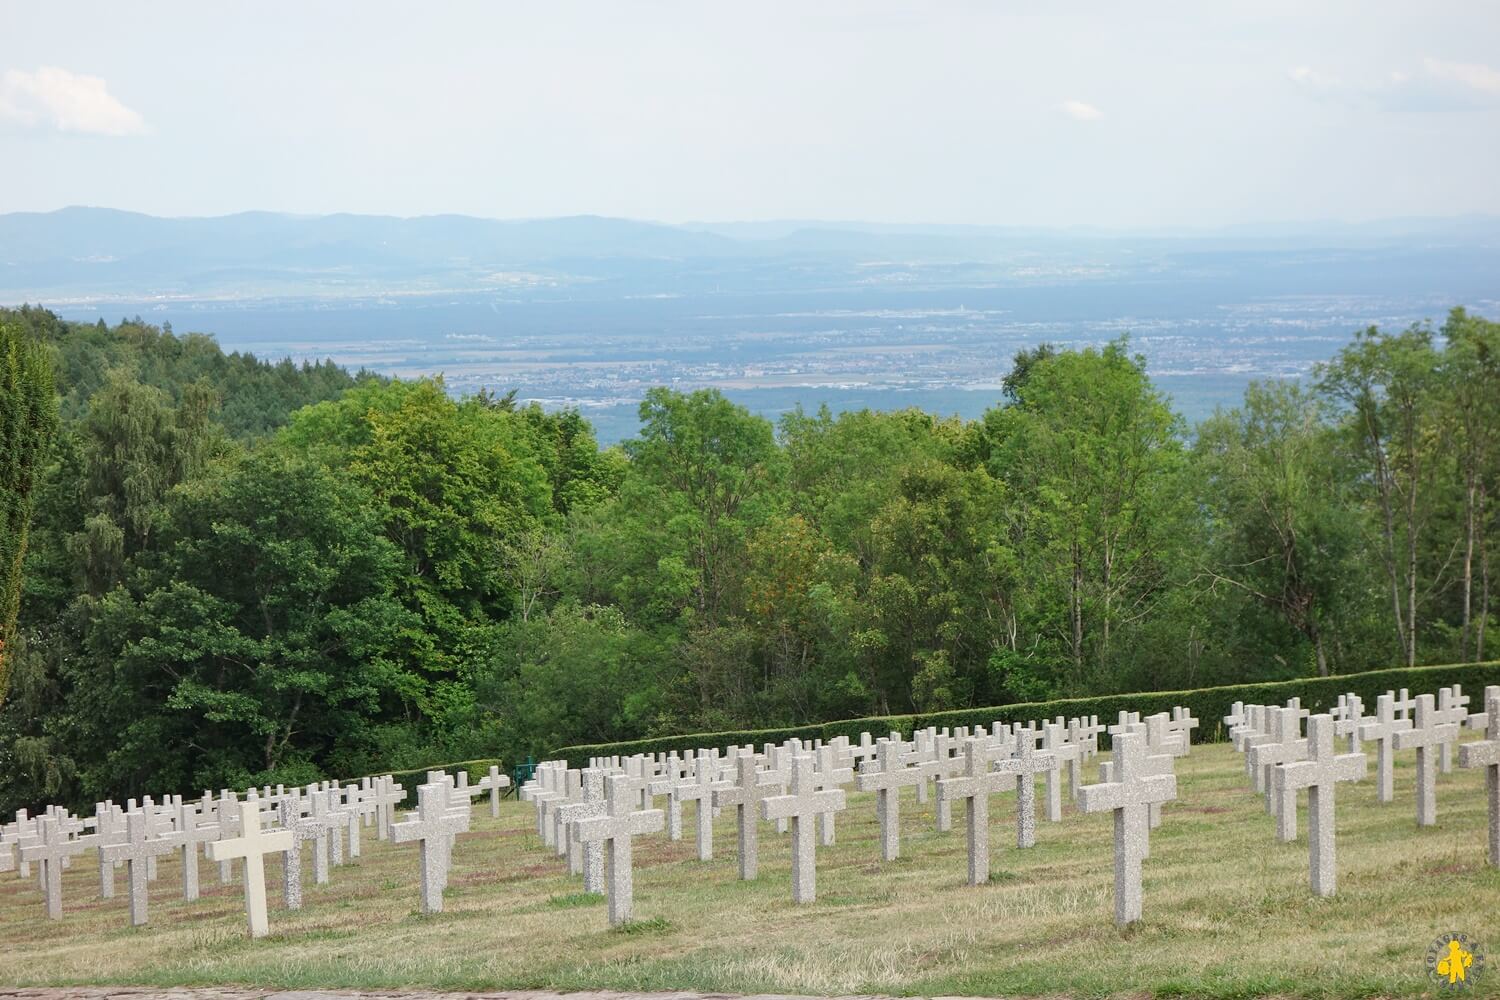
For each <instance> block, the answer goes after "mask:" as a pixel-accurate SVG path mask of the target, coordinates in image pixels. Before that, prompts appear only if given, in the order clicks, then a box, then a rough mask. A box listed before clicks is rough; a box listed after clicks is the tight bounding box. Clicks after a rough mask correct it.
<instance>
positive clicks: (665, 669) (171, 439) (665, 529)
mask: <svg viewBox="0 0 1500 1000" xmlns="http://www.w3.org/2000/svg"><path fill="white" fill-rule="evenodd" d="M0 329H3V330H6V331H8V332H9V335H10V338H11V342H13V343H17V344H20V343H22V342H23V341H24V343H25V345H26V347H25V349H27V350H31V351H38V352H42V353H43V354H45V356H46V358H47V359H48V360H49V361H50V368H51V371H52V377H53V379H54V380H55V387H51V386H49V388H48V392H49V393H51V392H55V400H56V412H57V414H58V418H59V419H58V426H57V432H56V434H55V436H53V438H52V440H51V441H50V446H49V447H48V448H47V449H46V450H45V452H41V453H40V459H39V461H38V462H37V468H36V473H35V477H34V483H33V484H32V486H31V489H30V497H31V499H30V501H29V503H30V511H29V521H30V534H29V544H28V545H27V547H26V552H25V560H24V564H22V569H23V572H22V579H23V580H24V587H23V588H21V589H20V590H19V592H18V593H19V597H20V603H19V614H18V616H17V619H16V620H17V625H16V627H15V629H14V631H13V638H12V640H11V644H10V648H9V649H8V650H7V653H8V662H9V678H8V682H7V689H6V690H3V691H0V696H3V704H0V812H7V811H10V810H11V809H14V808H16V807H18V806H24V805H35V804H37V803H40V802H43V801H72V802H86V801H93V800H95V799H99V798H103V797H106V796H112V797H114V798H116V799H119V798H122V797H124V796H127V795H136V794H140V793H143V792H148V791H149V792H161V791H163V790H168V789H171V790H177V791H181V792H192V791H195V790H200V789H203V788H217V787H220V786H222V785H235V786H244V785H246V784H251V783H254V784H262V783H288V784H290V783H300V782H307V781H311V780H314V779H317V778H320V777H324V776H335V775H345V776H346V775H355V774H365V773H371V772H374V771H377V770H382V769H394V768H405V767H419V766H422V765H424V764H427V763H431V762H433V761H437V760H455V759H468V758H476V757H483V756H498V757H501V758H503V759H506V760H508V761H509V760H517V759H523V758H524V757H526V756H527V755H528V754H539V753H543V752H546V751H547V750H550V749H552V748H555V747H557V746H560V745H564V744H570V743H586V742H600V741H608V740H617V739H633V738H640V737H646V736H653V735H665V734H670V733H674V732H684V731H702V730H713V729H726V728H744V727H767V726H787V725H796V724H802V723H806V722H812V721H819V720H824V719H831V718H839V717H847V716H858V715H865V714H874V713H892V712H908V711H931V710H940V709H948V708H964V707H974V706H981V705H998V704H1004V703H1008V702H1013V701H1021V700H1036V699H1042V698H1050V697H1057V696H1067V695H1087V694H1101V693H1110V692H1116V691H1128V690H1151V689H1173V688H1187V687H1198V686H1205V685H1210V684H1218V683H1230V682H1239V681H1255V680H1273V679H1286V678H1293V677H1299V676H1310V675H1320V674H1322V675H1326V674H1333V673H1340V672H1349V671H1357V670H1364V669H1370V668H1374V667H1382V666H1393V665H1401V664H1409V665H1416V664H1422V663H1436V662H1451V661H1469V660H1479V659H1483V658H1485V657H1486V655H1493V646H1494V639H1493V637H1492V636H1491V635H1490V634H1489V631H1490V629H1491V628H1492V626H1493V624H1494V599H1493V595H1492V594H1491V565H1490V563H1491V559H1490V557H1491V553H1492V551H1493V550H1494V549H1495V548H1496V545H1497V543H1500V523H1497V515H1496V510H1495V507H1496V505H1495V503H1494V497H1495V495H1496V491H1497V490H1500V433H1497V431H1496V428H1497V426H1500V325H1497V324H1496V323H1493V322H1490V321H1487V320H1485V319H1483V318H1480V317H1478V316H1472V315H1469V314H1468V313H1466V312H1465V311H1464V310H1462V309H1455V310H1453V312H1452V313H1451V314H1450V315H1449V316H1448V317H1447V319H1446V321H1445V322H1444V323H1443V324H1442V325H1441V327H1439V328H1436V329H1434V328H1431V327H1428V326H1425V325H1424V326H1416V327H1413V328H1410V329H1406V330H1399V331H1389V330H1380V329H1374V328H1372V329H1369V330H1364V331H1360V332H1359V333H1357V334H1355V335H1353V336H1352V338H1351V340H1350V342H1349V343H1348V344H1347V345H1345V346H1344V347H1343V349H1342V350H1340V351H1339V352H1338V354H1337V355H1336V356H1335V357H1334V358H1333V359H1331V360H1330V361H1329V362H1327V363H1326V364H1323V365H1321V366H1319V368H1318V369H1317V371H1316V373H1315V375H1314V376H1313V377H1312V378H1310V379H1307V380H1304V381H1300V382H1294V381H1269V382H1262V383H1256V384H1254V385H1252V386H1251V387H1250V388H1249V390H1248V391H1247V392H1246V393H1245V396H1244V399H1243V401H1242V402H1241V403H1240V405H1239V406H1237V407H1234V408H1232V409H1221V410H1220V411H1218V412H1217V413H1215V414H1214V415H1213V416H1212V417H1210V418H1209V419H1207V420H1205V421H1203V422H1202V423H1200V424H1198V425H1197V426H1195V427H1190V426H1188V425H1187V424H1186V423H1185V421H1184V420H1183V419H1182V418H1181V417H1180V416H1179V415H1177V414H1176V413H1175V412H1174V411H1173V409H1172V406H1171V402H1170V400H1169V399H1168V398H1166V397H1165V396H1164V395H1163V394H1162V393H1160V392H1159V391H1158V390H1157V389H1155V388H1154V386H1153V385H1152V382H1151V380H1150V378H1149V375H1148V373H1147V371H1146V366H1145V363H1144V360H1143V359H1142V358H1141V357H1140V356H1139V355H1136V354H1133V353H1132V352H1131V350H1130V345H1129V342H1128V340H1127V339H1125V338H1123V337H1122V338H1121V339H1119V340H1116V341H1114V342H1111V343H1108V344H1105V345H1103V346H1102V347H1095V348H1089V349H1085V350H1060V349H1056V348H1053V347H1051V346H1048V345H1041V346H1039V347H1037V348H1035V349H1032V350H1028V351H1025V352H1023V353H1022V354H1020V355H1018V356H1017V357H1016V359H1015V363H1014V366H1013V368H1012V371H1011V373H1010V375H1009V376H1008V377H1007V378H1006V379H1005V382H1004V389H1003V393H1002V395H1001V396H1000V397H999V398H997V399H996V401H995V405H994V406H993V407H992V408H991V409H990V410H989V411H988V412H986V413H985V415H984V416H983V418H982V419H980V420H977V421H967V422H966V421H962V420H959V419H957V418H945V417H940V416H935V415H932V414H928V413H924V412H921V411H918V410H905V411H900V412H887V413H877V412H871V411H858V412H850V413H842V414H838V415H834V414H832V413H830V412H829V411H828V410H827V409H821V410H819V411H817V412H804V411H801V410H798V411H795V412H792V413H789V414H787V415H785V416H784V417H783V418H782V419H781V420H780V421H779V422H778V423H777V424H776V425H774V426H773V425H772V424H771V423H770V422H768V421H767V420H765V419H764V418H762V417H759V416H756V415H754V414H752V413H750V412H749V411H747V410H746V409H745V408H743V407H741V406H738V405H736V404H735V403H733V402H731V401H730V400H728V399H726V398H725V397H724V396H722V395H720V394H719V393H717V392H715V391H710V390H702V391H697V392H692V393H681V392H676V391H673V390H670V389H665V388H662V389H653V390H651V391H650V392H649V393H647V395H646V398H645V400H644V401H643V402H642V404H641V408H640V416H641V424H642V426H641V430H640V432H639V434H638V435H637V436H636V437H635V438H633V439H631V440H629V441H627V442H625V443H624V444H623V445H621V446H618V447H612V448H600V447H599V445H598V444H597V442H596V440H595V438H594V435H593V431H592V429H591V428H590V426H589V424H588V422H587V420H585V419H584V418H583V417H582V416H581V415H580V414H579V413H577V412H575V411H562V412H551V413H549V412H544V411H543V410H542V409H541V408H540V407H538V406H536V405H525V406H523V405H518V404H517V403H516V401H515V399H514V396H513V395H494V394H490V393H481V394H479V395H476V396H471V397H465V398H454V397H453V395H452V394H451V393H449V392H448V391H447V390H446V388H445V386H444V385H443V382H442V380H441V379H440V378H431V379H419V380H415V381H397V380H388V379H384V378H380V377H377V376H374V375H372V374H370V373H368V372H359V373H350V372H347V371H345V370H344V369H342V368H340V367H338V366H337V365H334V364H332V363H329V362H323V363H320V364H300V365H299V364H293V363H292V362H290V361H281V362H275V363H272V362H267V361H264V360H261V359H258V358H255V357H253V356H251V355H247V354H226V353H224V352H223V351H222V350H220V348H219V347H218V345H217V344H216V343H215V341H214V340H213V339H212V338H211V337H208V336H204V335H201V334H189V335H186V336H180V335H177V334H174V333H173V332H172V331H171V330H170V329H169V328H161V329H158V328H156V327H154V326H151V325H148V324H144V323H142V322H140V321H139V320H135V321H125V322H121V323H119V324H118V325H115V326H106V325H104V324H103V323H99V324H79V323H70V322H64V321H62V320H60V319H58V318H57V317H55V316H54V315H52V314H51V313H49V312H46V311H45V310H40V309H30V308H28V309H19V310H0ZM16 350H20V348H19V347H18V348H16ZM39 419H42V420H44V421H45V420H46V419H48V418H46V417H45V416H44V417H42V418H39ZM38 426H39V427H40V426H41V425H38ZM48 426H50V425H48ZM38 440H40V438H39V439H38ZM0 611H3V608H0Z"/></svg>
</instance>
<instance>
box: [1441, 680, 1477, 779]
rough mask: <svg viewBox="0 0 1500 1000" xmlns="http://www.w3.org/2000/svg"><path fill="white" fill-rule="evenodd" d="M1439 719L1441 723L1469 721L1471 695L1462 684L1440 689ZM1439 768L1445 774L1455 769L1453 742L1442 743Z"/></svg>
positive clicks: (1460, 724) (1461, 723)
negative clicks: (1464, 689) (1465, 692)
mask: <svg viewBox="0 0 1500 1000" xmlns="http://www.w3.org/2000/svg"><path fill="white" fill-rule="evenodd" d="M1437 721H1438V722H1439V723H1443V722H1452V723H1455V724H1456V725H1459V726H1462V725H1463V724H1464V723H1465V722H1468V721H1469V696H1468V695H1466V694H1464V691H1463V687H1462V686H1461V685H1458V684H1455V685H1453V686H1452V687H1445V688H1439V689H1438V693H1437ZM1438 769H1439V770H1440V771H1442V772H1443V773H1444V774H1450V773H1451V772H1452V771H1453V744H1452V743H1444V744H1443V745H1442V749H1441V750H1440V756H1439V758H1438Z"/></svg>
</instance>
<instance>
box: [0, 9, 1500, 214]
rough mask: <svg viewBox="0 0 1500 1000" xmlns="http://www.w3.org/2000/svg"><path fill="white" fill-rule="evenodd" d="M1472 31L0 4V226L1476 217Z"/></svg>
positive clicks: (951, 16)
mask: <svg viewBox="0 0 1500 1000" xmlns="http://www.w3.org/2000/svg"><path fill="white" fill-rule="evenodd" d="M1497 178H1500V4H1495V3H1490V2H1488V0H1473V2H1465V3H1451V2H1445V0H1423V2H1422V3H1412V2H1409V0H1399V2H1393V0H1357V2H1354V0H1350V2H1338V0H1329V2H1318V3H1310V2H1307V0H1295V2H1282V0H1251V2H1241V0H1213V2H1210V3H1204V2H1202V0H1195V2H1192V3H1151V2H1140V3H1129V4H1121V3H1115V2H1101V3H1091V2H1078V3H1067V2H1062V0H1050V2H1036V3H1030V2H1004V0H989V2H975V3H968V2H935V0H926V2H918V3H894V2H881V0H858V2H834V0H829V2H818V0H796V2H790V3H783V2H779V0H756V2H754V3H751V2H741V3H734V4H731V3H718V2H709V3H704V2H701V0H695V2H691V3H667V2H640V3H614V2H608V3H606V2H598V3H573V2H568V0H547V2H544V3H520V2H484V3H466V2H450V3H443V4H411V3H402V4H390V3H381V2H362V3H359V4H355V3H334V2H327V3H314V4H308V3H303V2H298V3H281V2H276V0H259V2H257V3H254V4H206V3H202V2H201V0H194V2H192V3H173V2H153V3H151V4H121V3H118V2H113V0H112V2H108V3H88V2H77V3H72V2H70V3H21V2H19V0H0V212H6V211H22V210H24V211H47V210H51V209H55V208H60V207H63V206H66V205H98V206H107V207H112V208H121V209H130V210H135V211H141V212H148V213H152V214H157V215H174V216H181V215H216V214H223V213H229V212H236V211H242V210H248V209H260V210H272V211H284V212H298V213H312V214H317V213H328V212H367V213H382V214H392V215H423V214H433V213H445V212H451V213H462V214H468V215H479V216H488V217H494V218H535V217H545V216H558V215H575V214H599V215H611V216H624V217H631V218H638V219H651V220H658V221H664V222H686V221H694V220H704V221H707V220H712V221H732V220H735V221H737V220H748V221H760V220H771V219H830V220H862V221H871V222H934V223H980V224H1001V225H1027V226H1059V227H1062V226H1103V227H1112V228H1122V229H1130V228H1151V227H1158V226H1203V227H1214V226H1221V225H1229V224H1240V223H1265V222H1305V221H1322V220H1345V221H1362V220H1367V219H1377V218H1391V217H1403V216H1432V215H1438V216H1448V215H1463V214H1472V213H1500V182H1497Z"/></svg>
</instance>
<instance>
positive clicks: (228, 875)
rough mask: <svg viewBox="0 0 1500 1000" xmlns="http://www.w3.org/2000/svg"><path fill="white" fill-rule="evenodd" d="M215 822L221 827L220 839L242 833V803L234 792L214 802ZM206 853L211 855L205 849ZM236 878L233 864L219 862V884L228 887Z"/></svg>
mask: <svg viewBox="0 0 1500 1000" xmlns="http://www.w3.org/2000/svg"><path fill="white" fill-rule="evenodd" d="M214 822H215V823H216V824H217V825H218V827H219V839H220V840H228V839H229V838H231V837H235V836H238V834H239V832H240V802H239V796H238V795H236V794H235V793H234V792H230V791H225V792H223V793H222V794H221V795H220V796H219V797H218V799H216V800H215V801H214ZM204 851H205V853H210V854H211V852H209V851H208V848H207V847H205V848H204ZM233 878H234V868H233V862H231V861H220V862H219V884H220V885H228V884H229V883H230V881H231V880H232V879H233Z"/></svg>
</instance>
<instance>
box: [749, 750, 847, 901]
mask: <svg viewBox="0 0 1500 1000" xmlns="http://www.w3.org/2000/svg"><path fill="white" fill-rule="evenodd" d="M816 769H817V765H816V764H815V763H814V761H813V756H812V754H798V755H797V756H795V757H793V758H792V778H791V783H790V785H789V786H788V788H787V794H785V795H773V796H771V797H770V798H765V799H761V800H760V816H761V819H764V820H776V819H788V820H790V821H791V825H792V902H794V903H811V902H812V901H813V900H815V899H816V898H817V896H818V868H817V860H816V853H817V832H816V829H815V825H816V821H815V819H814V817H817V816H824V815H827V814H829V813H836V812H839V811H841V810H842V809H843V808H844V790H843V789H842V788H828V789H823V790H819V788H818V782H817V776H816V773H815V772H816Z"/></svg>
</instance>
